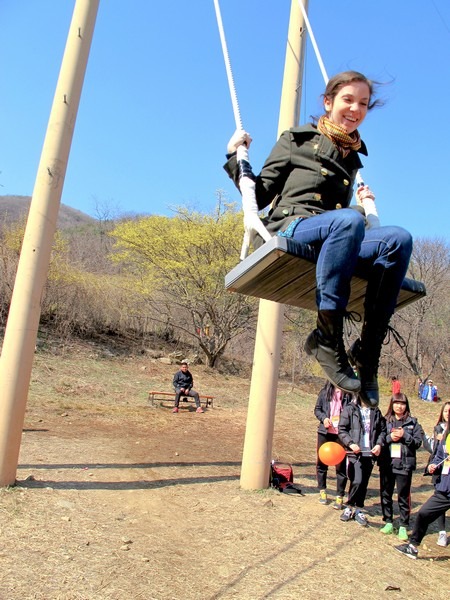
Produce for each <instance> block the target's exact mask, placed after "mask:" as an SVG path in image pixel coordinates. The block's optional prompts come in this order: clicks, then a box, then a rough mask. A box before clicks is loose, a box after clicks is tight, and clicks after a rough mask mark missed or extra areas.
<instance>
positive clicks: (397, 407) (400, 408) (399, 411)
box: [392, 401, 406, 419]
mask: <svg viewBox="0 0 450 600" xmlns="http://www.w3.org/2000/svg"><path fill="white" fill-rule="evenodd" d="M392 410H393V411H394V415H395V416H396V417H397V418H399V419H400V418H401V417H403V415H404V414H405V411H406V404H405V403H404V402H395V401H394V402H393V403H392Z"/></svg>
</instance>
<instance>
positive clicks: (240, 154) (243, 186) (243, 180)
mask: <svg viewBox="0 0 450 600" xmlns="http://www.w3.org/2000/svg"><path fill="white" fill-rule="evenodd" d="M251 142H252V138H251V137H250V136H249V134H248V133H247V132H245V131H244V130H237V131H236V132H235V133H234V134H233V136H232V138H231V139H230V141H229V142H228V146H227V150H228V152H229V153H230V154H231V153H232V152H236V153H237V163H238V167H239V188H240V190H241V195H242V209H243V211H244V230H245V232H244V240H243V242H242V249H241V260H244V258H246V256H247V254H248V249H249V247H250V239H251V233H252V231H255V232H256V233H258V234H259V235H260V236H261V237H262V238H263V240H264V241H265V242H268V241H269V240H270V239H271V237H272V236H271V235H270V233H269V232H268V231H267V229H266V228H265V227H264V224H263V222H262V221H261V219H260V218H259V215H258V205H257V203H256V195H255V176H254V175H253V172H252V167H251V165H250V163H249V160H248V148H249V147H250V144H251Z"/></svg>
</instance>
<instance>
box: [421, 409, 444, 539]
mask: <svg viewBox="0 0 450 600" xmlns="http://www.w3.org/2000/svg"><path fill="white" fill-rule="evenodd" d="M449 418H450V402H445V403H444V404H443V406H442V408H441V411H440V413H439V417H438V420H437V423H436V425H435V426H434V430H433V436H432V437H431V436H428V435H426V434H424V436H423V447H424V448H425V450H427V451H428V452H429V453H430V459H429V461H428V465H429V464H431V463H432V462H434V457H435V456H436V452H437V449H438V446H439V442H440V441H441V440H442V438H443V437H444V432H445V429H446V427H447V423H448V422H449ZM428 465H427V468H426V469H425V473H424V475H430V474H431V473H429V472H428ZM441 470H442V465H441V466H440V467H439V468H438V469H436V470H435V471H434V473H433V474H431V480H432V482H433V485H434V486H436V483H437V482H438V481H439V479H440V475H441ZM436 525H437V527H438V529H439V533H438V539H437V542H436V543H437V545H438V546H444V547H445V546H447V544H448V543H449V539H450V538H449V539H447V533H446V531H445V513H442V514H441V515H439V517H438V518H437V519H436Z"/></svg>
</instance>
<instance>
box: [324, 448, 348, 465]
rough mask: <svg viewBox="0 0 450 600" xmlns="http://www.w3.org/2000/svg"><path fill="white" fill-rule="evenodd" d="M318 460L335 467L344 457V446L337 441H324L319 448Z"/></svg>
mask: <svg viewBox="0 0 450 600" xmlns="http://www.w3.org/2000/svg"><path fill="white" fill-rule="evenodd" d="M319 458H320V460H321V461H322V462H323V463H324V464H325V465H328V466H329V467H335V466H336V465H338V464H339V463H340V462H342V461H343V460H344V458H345V450H344V448H343V447H342V446H341V445H340V444H338V443H337V442H325V444H322V446H320V448H319Z"/></svg>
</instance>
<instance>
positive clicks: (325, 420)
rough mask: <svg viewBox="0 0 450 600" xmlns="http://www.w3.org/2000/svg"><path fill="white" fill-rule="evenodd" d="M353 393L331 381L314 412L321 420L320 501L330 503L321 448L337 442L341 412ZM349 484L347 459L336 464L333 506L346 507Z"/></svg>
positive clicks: (318, 475)
mask: <svg viewBox="0 0 450 600" xmlns="http://www.w3.org/2000/svg"><path fill="white" fill-rule="evenodd" d="M351 400H352V395H351V394H347V393H346V392H343V391H342V390H340V389H339V388H337V387H335V386H334V385H333V384H332V383H331V382H330V381H327V383H326V384H325V385H324V387H323V388H322V389H321V390H320V392H319V396H318V397H317V402H316V406H315V408H314V414H315V415H316V417H317V419H318V420H319V426H318V428H317V466H316V473H317V486H318V488H319V493H320V496H319V502H320V503H321V504H328V498H327V473H328V466H327V465H326V464H324V463H323V462H322V461H321V460H320V457H319V449H320V448H321V446H322V445H323V444H325V443H327V442H337V443H338V444H340V443H341V442H340V440H339V438H338V426H339V419H340V416H341V412H342V410H343V408H344V406H345V405H346V404H348V403H349V402H351ZM346 485H347V471H346V459H345V457H344V460H343V461H342V462H340V463H339V464H337V465H336V499H335V501H334V504H333V508H335V509H336V510H341V509H343V508H344V506H343V501H344V500H343V499H344V494H345V486H346Z"/></svg>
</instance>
